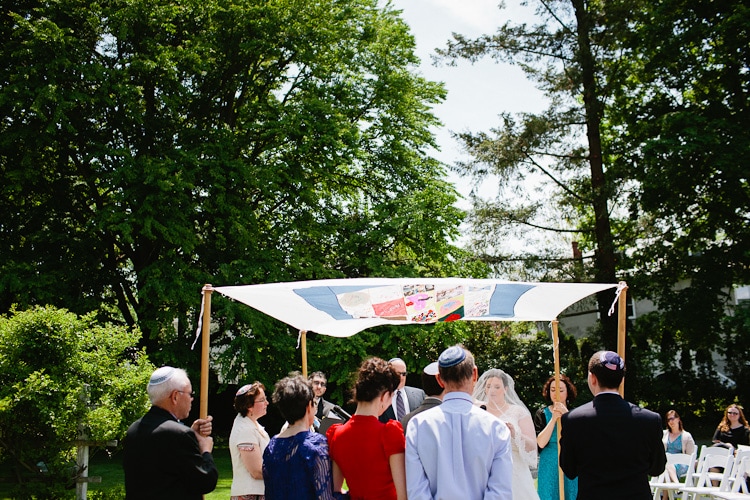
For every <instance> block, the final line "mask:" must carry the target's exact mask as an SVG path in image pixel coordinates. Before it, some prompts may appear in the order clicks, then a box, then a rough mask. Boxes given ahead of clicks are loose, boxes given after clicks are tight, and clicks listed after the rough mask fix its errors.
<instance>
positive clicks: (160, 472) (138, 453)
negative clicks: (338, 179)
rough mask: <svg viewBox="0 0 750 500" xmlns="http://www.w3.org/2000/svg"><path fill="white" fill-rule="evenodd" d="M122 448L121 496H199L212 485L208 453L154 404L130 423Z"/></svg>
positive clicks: (213, 473) (212, 466) (216, 474)
mask: <svg viewBox="0 0 750 500" xmlns="http://www.w3.org/2000/svg"><path fill="white" fill-rule="evenodd" d="M124 448H125V453H124V456H123V462H122V466H123V469H125V498H128V499H134V500H135V499H137V500H148V499H175V500H178V499H181V500H190V499H196V500H199V499H201V498H203V494H204V493H209V492H211V491H213V490H214V488H216V482H217V481H218V479H219V472H218V471H217V470H216V465H215V464H214V459H213V457H212V456H211V454H210V453H208V452H206V453H201V451H200V447H199V446H198V438H196V437H195V433H194V432H193V430H192V429H191V428H190V427H188V426H186V425H185V424H182V423H180V422H178V421H177V420H176V419H175V418H174V417H173V416H172V414H171V413H169V412H168V411H166V410H163V409H161V408H159V407H158V406H152V407H151V409H150V410H149V411H148V413H146V414H145V415H144V416H143V417H142V418H140V419H139V420H136V421H135V422H134V423H133V424H132V425H131V426H130V428H129V429H128V433H127V434H126V436H125V442H124Z"/></svg>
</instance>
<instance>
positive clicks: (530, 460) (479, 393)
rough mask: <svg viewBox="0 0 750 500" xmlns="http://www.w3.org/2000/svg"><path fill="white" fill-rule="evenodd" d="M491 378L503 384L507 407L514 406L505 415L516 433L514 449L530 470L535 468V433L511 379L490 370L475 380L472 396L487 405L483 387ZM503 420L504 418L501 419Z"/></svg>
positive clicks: (494, 369)
mask: <svg viewBox="0 0 750 500" xmlns="http://www.w3.org/2000/svg"><path fill="white" fill-rule="evenodd" d="M491 378H497V379H500V380H501V381H502V382H503V386H504V387H505V401H506V402H507V403H508V404H509V405H513V406H514V408H513V411H512V412H508V413H507V414H508V416H509V421H510V422H511V423H512V424H513V425H514V426H515V427H516V432H515V434H514V438H513V439H514V442H515V444H516V448H517V449H518V452H519V454H520V455H521V458H522V459H523V461H524V462H525V463H526V465H528V466H529V467H530V468H536V466H537V463H536V459H537V455H536V453H537V447H536V432H534V425H533V421H532V420H531V413H530V412H529V409H528V408H526V405H525V404H523V401H521V398H519V397H518V394H517V393H516V384H515V382H514V381H513V377H511V376H510V375H508V374H507V373H505V372H504V371H503V370H501V369H499V368H491V369H489V370H487V371H486V372H484V373H482V376H481V377H479V380H477V383H476V385H475V386H474V393H473V395H472V396H473V397H474V399H475V400H477V401H481V402H482V403H484V404H485V405H486V404H488V403H489V398H488V397H487V393H486V391H485V386H486V385H487V381H488V380H489V379H491ZM511 415H512V416H513V417H512V420H511V419H510V416H511ZM503 420H505V418H503ZM521 421H523V427H524V428H525V429H526V432H525V433H524V432H522V429H521V427H522V426H521V425H519V424H520V423H521Z"/></svg>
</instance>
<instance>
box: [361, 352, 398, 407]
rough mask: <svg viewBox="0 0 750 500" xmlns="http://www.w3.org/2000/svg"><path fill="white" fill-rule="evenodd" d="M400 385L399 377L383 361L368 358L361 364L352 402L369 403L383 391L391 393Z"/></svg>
mask: <svg viewBox="0 0 750 500" xmlns="http://www.w3.org/2000/svg"><path fill="white" fill-rule="evenodd" d="M400 383H401V376H400V375H399V374H398V373H396V370H395V369H394V368H393V367H392V366H390V365H389V364H388V363H387V362H386V361H385V360H384V359H380V358H368V359H366V360H364V361H363V362H362V365H361V366H360V367H359V372H358V373H357V382H356V383H355V384H354V400H355V401H361V402H369V401H372V400H374V399H375V398H377V397H378V396H380V395H381V394H382V393H383V392H384V391H385V392H388V393H391V394H392V393H393V391H395V390H396V388H397V387H398V384H400Z"/></svg>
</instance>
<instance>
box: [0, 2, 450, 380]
mask: <svg viewBox="0 0 750 500" xmlns="http://www.w3.org/2000/svg"><path fill="white" fill-rule="evenodd" d="M0 36H1V39H2V42H0V60H1V61H2V64H1V65H0V68H2V69H0V114H2V116H4V117H6V118H5V119H4V120H2V122H0V175H1V176H2V180H3V182H0V220H2V222H0V241H1V242H2V243H0V276H2V277H1V278H0V310H8V309H9V307H10V305H11V304H12V303H18V304H20V305H22V306H25V305H29V304H55V305H59V306H64V307H66V308H68V309H69V310H71V311H74V312H83V311H89V310H93V309H95V308H97V310H99V309H98V307H99V305H100V304H104V305H105V307H104V308H103V309H101V310H103V311H109V315H110V317H112V318H122V320H123V321H125V322H126V324H128V325H130V326H133V325H138V326H139V327H140V329H141V331H142V332H143V338H142V339H141V346H144V347H146V348H147V350H148V352H149V353H152V354H153V355H154V356H155V358H154V359H156V360H159V361H170V359H172V358H174V357H175V356H180V357H181V358H182V359H184V360H185V363H182V365H183V366H186V367H187V368H189V367H190V366H187V365H189V364H190V363H191V362H192V361H188V358H190V357H191V358H193V359H194V358H195V356H191V355H190V353H189V352H188V348H187V346H188V345H189V344H190V341H191V340H192V337H193V331H194V327H195V322H196V321H195V319H196V317H197V313H198V305H199V298H200V297H199V290H200V289H201V287H202V285H203V284H204V283H213V284H223V285H226V284H249V283H262V282H272V281H286V280H296V279H314V278H325V277H356V276H368V275H382V276H418V275H433V276H439V275H442V274H443V273H444V272H445V270H446V269H448V268H449V266H451V265H452V264H451V260H452V258H453V256H454V255H455V254H456V250H455V249H454V248H452V247H451V245H450V240H451V239H452V238H454V237H455V236H456V235H457V230H458V224H459V223H460V221H461V218H462V214H461V212H460V211H459V210H458V209H456V208H454V207H453V203H454V201H455V199H456V194H455V190H454V189H453V187H451V186H450V185H449V184H447V183H446V182H445V180H444V179H443V177H444V171H443V167H442V166H441V165H440V164H439V163H438V162H437V161H436V160H434V159H432V158H430V157H429V156H427V153H426V151H428V150H429V149H430V147H431V146H435V144H434V138H433V136H432V135H431V133H430V132H429V127H430V126H432V125H435V124H437V120H436V118H435V117H434V115H433V114H432V112H431V106H433V105H435V104H436V103H438V102H440V101H441V100H442V98H443V97H444V95H445V91H444V89H443V88H442V86H441V85H439V84H436V83H431V82H428V81H426V80H424V79H423V78H421V77H419V76H417V75H416V74H415V73H414V72H413V68H414V67H415V65H416V62H417V59H416V57H415V55H414V40H413V38H412V37H411V35H409V33H408V28H407V26H406V25H405V23H404V22H403V21H402V20H401V19H400V18H399V17H398V14H397V13H396V12H395V11H393V10H392V8H391V7H390V6H388V5H386V6H384V7H379V6H378V2H376V1H375V0H345V1H333V0H304V1H302V0H278V1H273V2H259V1H256V0H230V1H228V2H225V1H222V2H219V1H217V0H208V1H202V2H195V1H191V0H178V1H176V2H175V1H164V0H124V1H121V2H104V3H98V4H91V3H84V4H82V3H80V2H74V1H71V0H61V1H60V2H56V3H37V2H21V3H16V4H14V6H13V7H12V8H11V9H9V11H8V12H7V14H6V15H4V16H3V17H2V20H1V21H0ZM215 311H216V315H217V317H223V318H225V319H224V320H223V321H221V322H220V323H219V324H218V326H219V329H218V330H217V332H216V333H217V335H216V340H217V345H216V348H217V351H220V352H231V351H233V349H234V347H236V345H235V344H236V343H237V342H239V343H243V342H244V341H243V340H242V336H243V335H251V336H252V338H253V339H254V342H253V345H254V346H255V347H254V348H250V349H247V350H241V351H234V353H235V354H236V355H238V356H241V357H244V359H241V360H238V361H237V362H238V363H245V364H248V365H250V366H251V367H256V366H257V365H255V364H254V361H255V357H256V356H255V355H253V354H252V352H251V351H252V350H253V349H256V351H255V354H257V355H262V356H263V357H264V358H265V357H267V355H268V353H269V352H273V353H274V355H277V354H278V355H279V358H280V359H282V360H284V361H287V360H288V359H289V357H291V356H292V355H293V349H292V347H290V346H293V345H294V340H295V336H296V332H289V331H288V330H287V329H286V328H285V327H282V326H281V325H278V324H276V323H273V322H268V321H266V320H264V319H262V318H260V316H259V315H257V314H253V313H252V312H249V311H239V310H237V309H236V307H234V305H232V304H227V303H226V302H224V303H221V302H220V301H217V306H216V309H215ZM235 321H236V323H235ZM166 345H168V346H170V349H162V347H163V346H166ZM245 356H246V357H245ZM279 366H283V365H281V364H280V365H279ZM259 370H261V371H262V369H259ZM242 373H243V372H242V371H241V370H240V371H237V372H235V375H237V376H241V375H242ZM228 375H229V374H228Z"/></svg>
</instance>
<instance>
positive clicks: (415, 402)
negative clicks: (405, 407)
mask: <svg viewBox="0 0 750 500" xmlns="http://www.w3.org/2000/svg"><path fill="white" fill-rule="evenodd" d="M402 390H403V391H404V392H405V393H406V400H407V401H408V402H409V410H410V411H411V410H414V409H415V408H417V407H419V405H421V404H422V401H424V398H426V397H427V394H425V393H424V391H423V390H422V389H418V388H416V387H409V386H408V385H405V386H404V388H403V389H402ZM393 397H394V398H395V397H396V391H393ZM389 420H396V414H395V413H394V411H393V405H390V406H389V407H388V409H387V410H385V411H384V412H383V414H382V415H380V421H381V422H383V423H385V422H388V421H389Z"/></svg>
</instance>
